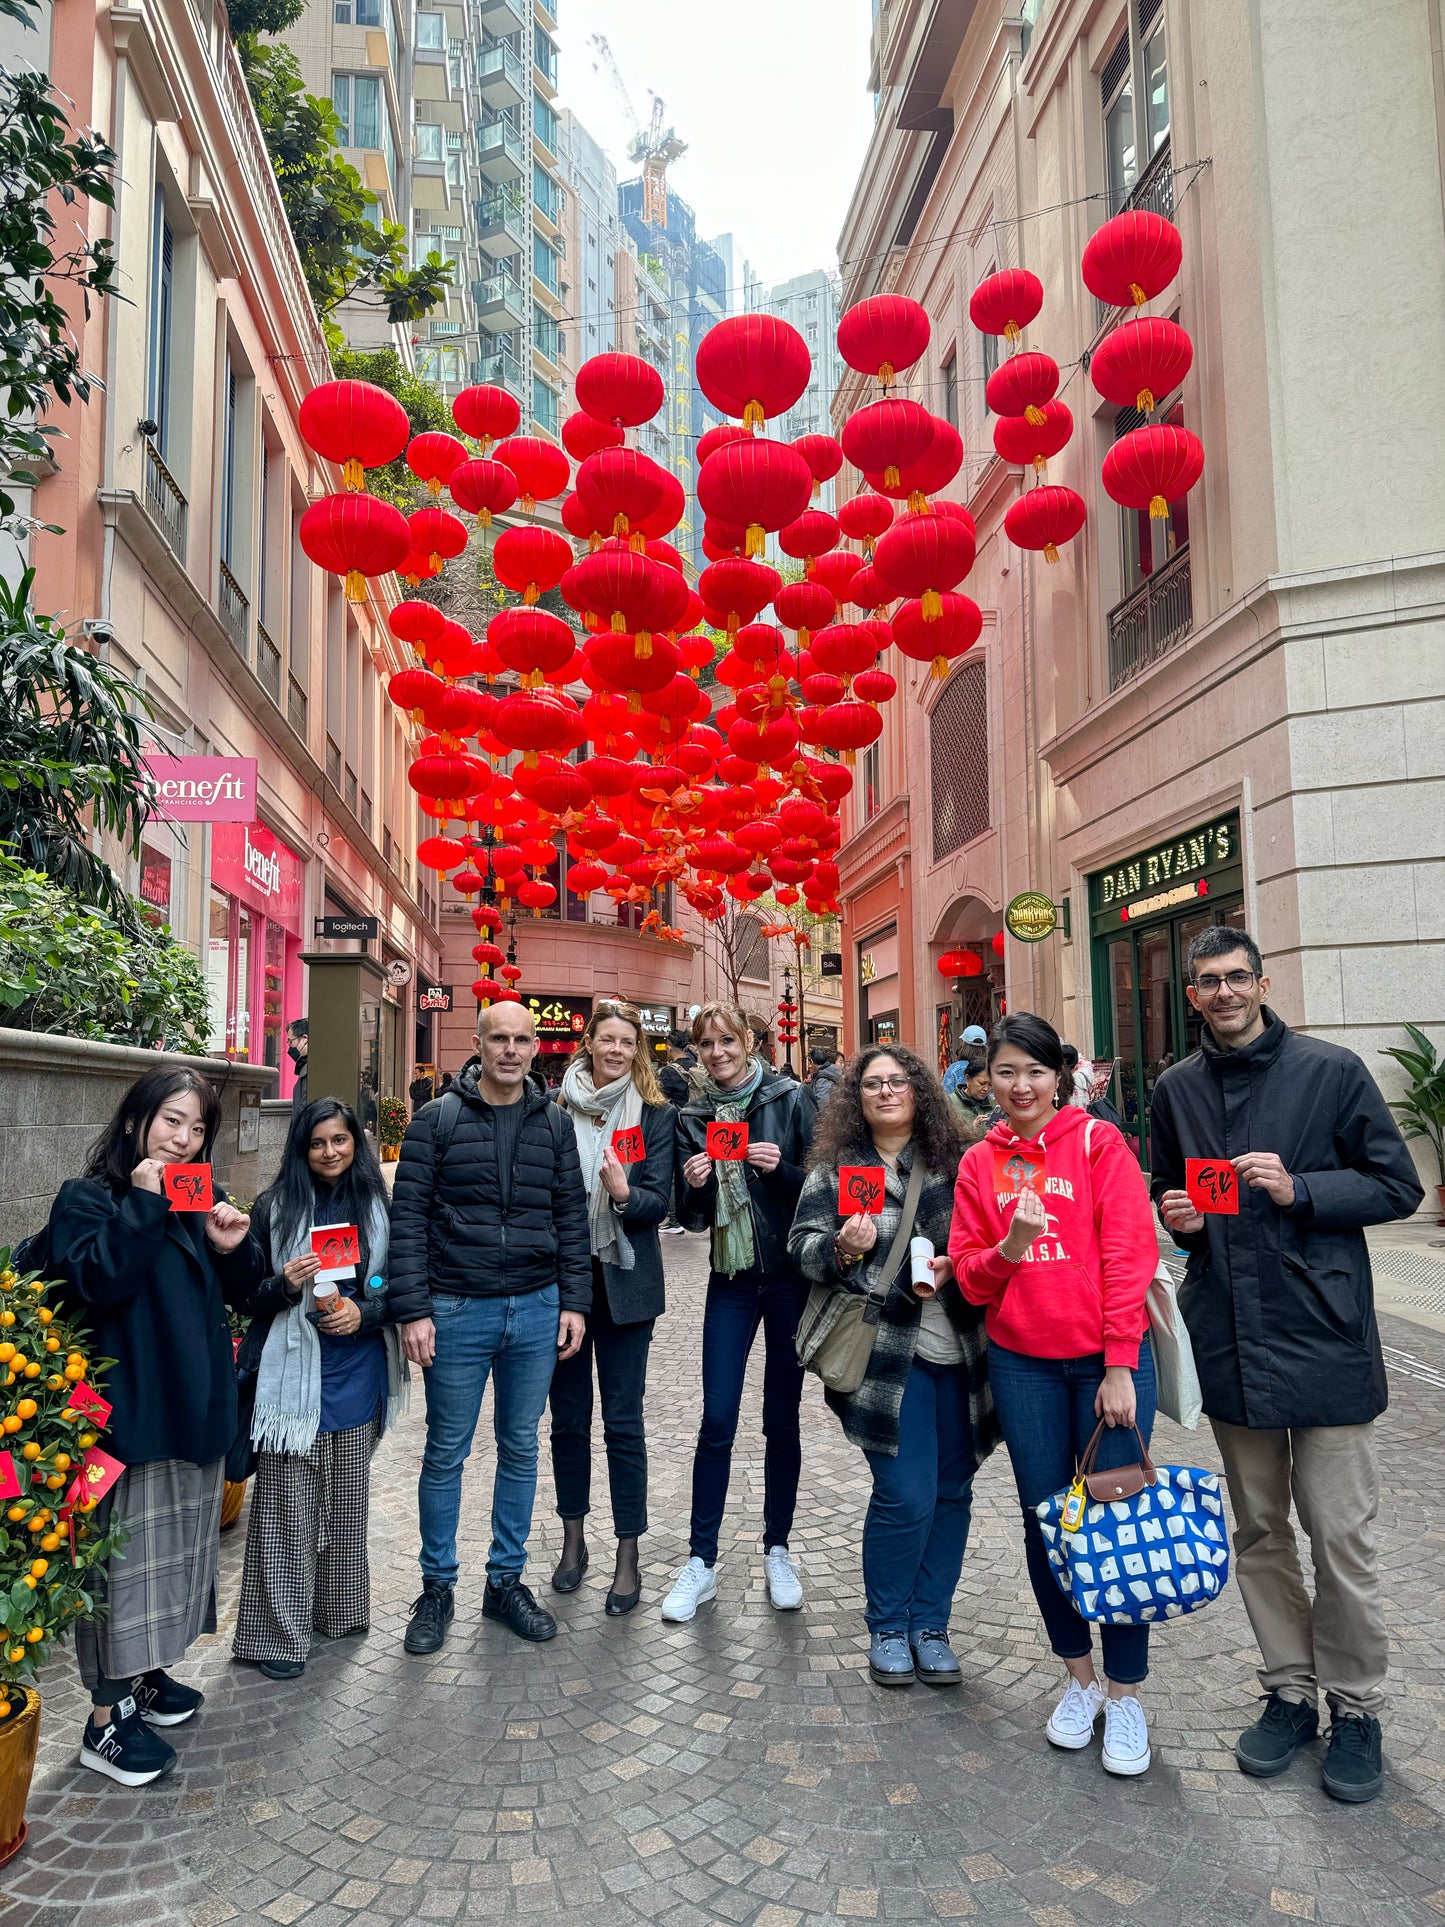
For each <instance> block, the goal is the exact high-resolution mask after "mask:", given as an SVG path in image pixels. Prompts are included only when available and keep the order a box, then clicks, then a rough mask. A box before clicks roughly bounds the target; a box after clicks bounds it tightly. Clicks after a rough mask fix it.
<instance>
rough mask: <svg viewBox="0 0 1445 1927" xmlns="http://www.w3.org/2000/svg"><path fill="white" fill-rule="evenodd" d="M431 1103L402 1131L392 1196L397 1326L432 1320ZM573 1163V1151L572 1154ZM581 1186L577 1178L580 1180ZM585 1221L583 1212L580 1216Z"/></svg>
mask: <svg viewBox="0 0 1445 1927" xmlns="http://www.w3.org/2000/svg"><path fill="white" fill-rule="evenodd" d="M437 1108H438V1107H437V1106H435V1105H426V1106H424V1107H423V1109H421V1110H420V1111H418V1112H417V1114H416V1116H415V1117H414V1118H413V1119H412V1121H411V1123H410V1124H408V1125H407V1127H406V1136H405V1137H404V1138H403V1139H402V1144H401V1157H400V1159H399V1160H398V1162H397V1167H396V1182H395V1184H394V1186H393V1187H392V1193H391V1243H390V1246H389V1247H388V1250H387V1259H386V1270H387V1287H388V1289H387V1296H388V1297H389V1298H390V1300H391V1315H392V1318H393V1319H394V1320H395V1322H396V1323H397V1324H398V1325H412V1324H415V1323H416V1321H417V1320H418V1319H419V1318H430V1317H431V1291H430V1289H429V1287H428V1283H427V1274H428V1271H429V1268H430V1267H429V1261H428V1234H429V1231H430V1228H431V1220H432V1214H433V1212H434V1211H435V1209H436V1203H435V1198H434V1193H435V1189H436V1139H435V1125H434V1115H435V1111H436V1110H437ZM572 1156H573V1162H574V1163H575V1162H576V1156H577V1154H576V1151H575V1150H574V1151H573V1154H572ZM578 1182H579V1184H580V1182H581V1179H580V1177H579V1179H578ZM584 1222H585V1213H584Z"/></svg>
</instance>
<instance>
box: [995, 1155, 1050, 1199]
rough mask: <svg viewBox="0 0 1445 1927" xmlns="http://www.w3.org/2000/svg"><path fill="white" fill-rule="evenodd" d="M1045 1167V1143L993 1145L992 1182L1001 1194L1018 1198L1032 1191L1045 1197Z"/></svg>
mask: <svg viewBox="0 0 1445 1927" xmlns="http://www.w3.org/2000/svg"><path fill="white" fill-rule="evenodd" d="M1045 1168H1046V1160H1045V1157H1044V1151H1043V1146H1042V1145H1033V1144H1014V1145H1010V1146H1008V1147H1004V1146H1002V1145H997V1144H996V1145H995V1146H994V1152H993V1184H994V1190H995V1191H997V1192H999V1193H1000V1194H1001V1195H1004V1196H1009V1197H1015V1198H1016V1197H1018V1196H1019V1195H1020V1194H1021V1193H1022V1192H1024V1191H1033V1192H1035V1193H1036V1194H1037V1195H1038V1196H1039V1197H1042V1196H1043V1193H1044V1171H1045Z"/></svg>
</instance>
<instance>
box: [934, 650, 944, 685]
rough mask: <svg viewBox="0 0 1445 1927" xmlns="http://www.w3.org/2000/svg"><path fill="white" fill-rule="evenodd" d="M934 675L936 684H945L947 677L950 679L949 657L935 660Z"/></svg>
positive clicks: (936, 657)
mask: <svg viewBox="0 0 1445 1927" xmlns="http://www.w3.org/2000/svg"><path fill="white" fill-rule="evenodd" d="M932 673H933V680H934V681H935V682H944V681H946V680H947V677H948V657H947V656H935V657H934V658H933V672H932Z"/></svg>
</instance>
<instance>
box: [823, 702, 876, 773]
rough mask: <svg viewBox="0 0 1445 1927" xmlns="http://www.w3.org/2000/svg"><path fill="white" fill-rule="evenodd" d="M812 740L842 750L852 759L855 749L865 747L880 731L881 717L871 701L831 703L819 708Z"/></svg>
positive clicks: (847, 759)
mask: <svg viewBox="0 0 1445 1927" xmlns="http://www.w3.org/2000/svg"><path fill="white" fill-rule="evenodd" d="M814 728H815V739H816V740H817V741H818V742H820V743H822V744H823V746H824V747H825V748H827V749H836V750H841V752H842V754H843V757H844V760H845V761H846V762H851V761H852V760H853V755H854V752H855V751H856V750H860V749H867V747H868V745H869V744H870V743H876V742H877V741H878V738H879V737H880V736H881V735H882V734H883V718H882V717H881V716H880V715H879V714H878V711H877V710H876V709H874V708H873V707H872V705H871V704H870V703H865V702H841V703H830V704H829V705H828V707H827V708H826V709H823V710H820V711H819V714H818V718H817V722H816V724H815V725H814Z"/></svg>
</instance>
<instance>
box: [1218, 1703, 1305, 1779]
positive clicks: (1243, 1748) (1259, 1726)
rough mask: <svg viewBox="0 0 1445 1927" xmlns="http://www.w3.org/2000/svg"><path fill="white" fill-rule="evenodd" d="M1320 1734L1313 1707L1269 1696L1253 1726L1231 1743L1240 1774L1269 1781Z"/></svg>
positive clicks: (1282, 1770)
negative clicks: (1251, 1775)
mask: <svg viewBox="0 0 1445 1927" xmlns="http://www.w3.org/2000/svg"><path fill="white" fill-rule="evenodd" d="M1319 1730H1320V1716H1319V1714H1318V1713H1317V1712H1316V1711H1315V1709H1314V1707H1312V1706H1306V1705H1304V1704H1303V1703H1302V1702H1301V1701H1299V1700H1287V1699H1281V1698H1280V1696H1279V1694H1278V1693H1270V1694H1269V1695H1268V1696H1267V1697H1266V1699H1265V1702H1264V1711H1263V1712H1262V1713H1261V1714H1260V1716H1259V1718H1258V1719H1257V1720H1256V1721H1255V1723H1254V1725H1253V1726H1251V1727H1249V1728H1248V1729H1247V1730H1246V1731H1245V1732H1243V1733H1241V1734H1240V1736H1239V1738H1238V1739H1237V1740H1236V1741H1235V1743H1234V1757H1235V1759H1236V1760H1237V1761H1238V1762H1239V1770H1240V1772H1241V1773H1251V1774H1253V1775H1254V1777H1255V1779H1257V1780H1272V1779H1273V1778H1274V1776H1275V1774H1276V1773H1283V1772H1284V1770H1285V1768H1286V1767H1287V1766H1288V1765H1289V1763H1290V1761H1291V1760H1292V1759H1293V1758H1294V1756H1295V1754H1296V1753H1298V1752H1299V1750H1300V1748H1301V1747H1302V1746H1308V1745H1309V1743H1310V1741H1311V1740H1312V1739H1313V1738H1314V1737H1315V1735H1316V1733H1318V1732H1319Z"/></svg>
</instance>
